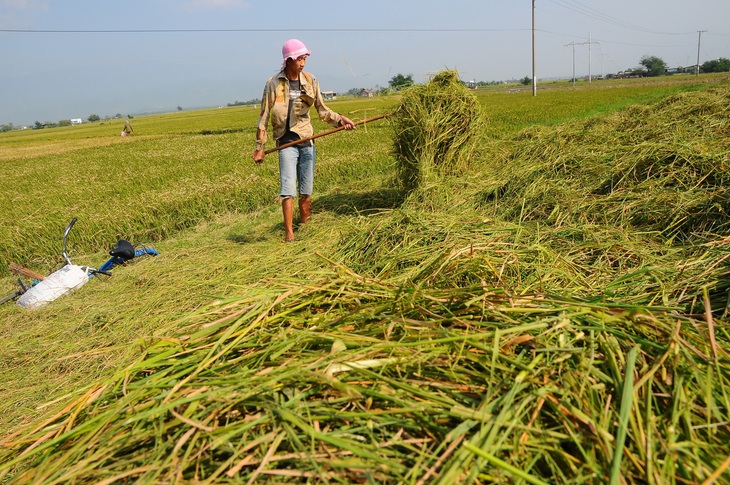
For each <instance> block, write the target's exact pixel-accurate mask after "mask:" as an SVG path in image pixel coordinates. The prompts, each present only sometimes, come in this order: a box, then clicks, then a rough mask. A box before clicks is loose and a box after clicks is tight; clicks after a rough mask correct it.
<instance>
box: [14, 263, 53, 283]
mask: <svg viewBox="0 0 730 485" xmlns="http://www.w3.org/2000/svg"><path fill="white" fill-rule="evenodd" d="M8 269H9V270H10V271H12V272H13V273H15V274H17V275H21V276H26V277H28V278H35V279H37V280H43V279H44V278H45V276H43V275H42V274H40V273H36V272H35V271H33V270H31V269H28V268H24V267H22V266H20V265H19V264H16V263H10V264H9V265H8Z"/></svg>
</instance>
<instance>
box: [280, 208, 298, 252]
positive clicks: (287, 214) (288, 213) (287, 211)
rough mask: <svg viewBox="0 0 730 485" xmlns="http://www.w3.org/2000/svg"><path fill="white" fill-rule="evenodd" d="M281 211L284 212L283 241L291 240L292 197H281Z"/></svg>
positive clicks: (292, 225)
mask: <svg viewBox="0 0 730 485" xmlns="http://www.w3.org/2000/svg"><path fill="white" fill-rule="evenodd" d="M281 212H282V213H283V214H284V232H285V235H284V241H286V242H291V241H293V240H294V239H295V238H294V199H293V198H291V197H284V198H283V199H281Z"/></svg>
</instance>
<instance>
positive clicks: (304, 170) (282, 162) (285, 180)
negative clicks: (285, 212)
mask: <svg viewBox="0 0 730 485" xmlns="http://www.w3.org/2000/svg"><path fill="white" fill-rule="evenodd" d="M314 158H315V150H314V144H312V145H310V146H308V147H298V146H293V147H289V148H284V149H283V150H279V177H280V179H281V190H280V192H279V195H280V196H282V197H294V196H296V195H297V194H301V195H312V189H313V187H314ZM297 187H298V188H299V190H298V191H297Z"/></svg>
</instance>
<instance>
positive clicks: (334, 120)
mask: <svg viewBox="0 0 730 485" xmlns="http://www.w3.org/2000/svg"><path fill="white" fill-rule="evenodd" d="M281 53H282V55H283V57H284V61H283V63H282V65H281V71H280V72H279V74H277V75H276V76H273V77H271V78H269V80H268V81H267V82H266V86H265V87H264V94H263V96H262V98H261V114H260V116H259V123H258V126H257V130H256V149H255V150H254V152H253V160H254V162H256V163H261V162H263V161H264V144H265V143H266V141H267V140H268V134H267V132H266V128H267V125H268V123H269V119H270V120H271V126H272V128H273V133H274V139H275V140H276V146H277V147H279V146H281V145H284V144H285V143H290V142H293V141H296V140H300V139H304V138H308V137H310V136H312V135H313V134H314V128H313V127H312V121H311V119H310V118H309V108H310V107H311V106H312V105H314V107H315V108H316V109H317V114H318V116H319V119H320V120H322V121H324V122H326V123H329V124H330V125H332V126H334V127H339V126H342V127H344V128H345V129H346V130H352V129H354V128H355V124H354V123H353V122H352V120H350V119H349V118H347V117H346V116H343V115H341V114H338V113H335V112H334V111H332V110H331V109H329V108H328V107H327V106H325V104H324V101H323V99H322V93H321V91H320V89H319V82H317V78H315V77H314V76H313V75H312V74H310V73H308V72H304V66H305V65H306V63H307V57H308V56H309V55H310V54H311V53H310V51H309V49H307V47H306V46H305V45H304V43H303V42H302V41H300V40H297V39H290V40H287V41H286V43H284V47H283V48H282V49H281ZM314 161H315V149H314V143H313V141H312V140H305V141H303V142H301V143H298V144H296V145H294V146H291V147H288V148H284V149H281V150H279V177H280V182H281V189H280V192H279V196H280V197H281V210H282V212H283V214H284V230H285V232H286V234H285V236H284V240H285V241H286V242H291V241H294V228H293V219H294V197H295V196H297V195H298V196H299V198H298V204H299V220H300V223H304V222H306V221H307V219H309V214H310V210H311V203H312V200H311V196H312V188H313V185H314Z"/></svg>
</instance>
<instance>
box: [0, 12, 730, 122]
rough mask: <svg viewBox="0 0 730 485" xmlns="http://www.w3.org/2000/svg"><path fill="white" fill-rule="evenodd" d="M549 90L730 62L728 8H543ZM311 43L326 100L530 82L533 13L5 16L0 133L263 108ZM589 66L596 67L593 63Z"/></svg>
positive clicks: (0, 26) (1, 21) (539, 68)
mask: <svg viewBox="0 0 730 485" xmlns="http://www.w3.org/2000/svg"><path fill="white" fill-rule="evenodd" d="M535 5H536V9H535V13H536V29H537V30H536V46H537V47H536V73H537V76H538V78H554V77H566V78H567V77H570V76H571V75H572V69H573V47H571V46H570V45H569V44H570V43H572V42H575V43H576V44H580V43H586V42H587V41H588V40H589V38H590V39H591V40H592V41H593V43H592V44H590V49H589V48H588V47H589V46H588V44H585V45H577V46H576V47H575V70H576V74H577V75H578V76H582V75H588V74H589V65H590V73H591V74H592V75H594V76H598V75H601V74H604V73H605V74H608V73H615V72H617V71H620V70H623V69H627V68H631V67H636V66H638V65H639V61H640V59H641V58H642V57H643V56H644V55H656V56H659V57H661V58H662V59H664V61H665V62H667V64H668V65H669V66H670V67H676V66H689V65H693V64H694V63H695V62H696V59H697V48H698V40H699V38H700V35H699V34H698V31H700V30H702V31H706V32H703V33H702V35H701V44H700V45H701V49H700V62H704V61H706V60H710V59H716V58H718V57H726V58H730V24H729V23H728V19H730V2H729V1H727V0H693V1H691V2H690V1H687V0H611V1H610V2H606V1H603V2H599V1H595V0H536V1H535ZM292 37H296V38H299V39H301V40H303V41H304V42H305V43H306V44H307V46H308V47H309V49H310V50H311V51H312V56H311V57H310V59H309V61H308V63H307V70H309V71H311V72H313V73H314V74H315V75H316V76H317V77H318V78H319V79H320V83H321V85H322V88H323V89H324V90H333V91H340V92H344V91H347V90H349V89H350V88H360V87H363V88H370V89H372V88H377V87H384V86H387V85H388V81H389V80H390V79H391V78H392V77H393V76H395V75H396V74H404V75H409V74H410V75H413V77H414V80H415V81H416V82H423V81H425V80H426V79H428V76H429V74H431V73H434V72H438V71H440V70H443V69H447V68H448V69H456V70H458V71H459V72H460V74H461V76H462V78H463V79H464V80H471V79H474V80H477V81H493V80H507V79H516V78H523V77H525V76H531V75H532V1H531V0H471V1H467V0H370V1H368V2H350V1H347V0H344V1H340V2H332V1H319V0H307V1H304V2H299V1H296V2H295V1H289V0H278V1H276V2H270V1H265V0H127V1H124V2H122V1H120V2H111V1H100V0H0V124H4V123H13V124H15V125H20V124H32V123H34V122H35V121H41V122H44V121H58V120H61V119H70V118H83V119H85V118H87V117H88V116H89V115H90V114H98V115H100V116H102V117H104V116H114V115H115V114H117V113H120V114H122V115H127V114H139V113H144V112H156V111H174V110H175V109H176V107H177V106H181V107H183V108H184V109H194V108H199V107H210V106H217V105H225V104H227V103H231V102H234V101H237V100H238V101H245V100H249V99H253V98H258V97H260V96H261V91H262V88H263V85H264V82H265V81H266V79H267V78H268V77H269V76H271V75H273V74H275V73H276V71H277V70H278V67H279V66H280V63H281V46H282V44H283V43H284V42H285V41H286V40H287V39H288V38H292ZM589 52H590V63H589Z"/></svg>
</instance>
